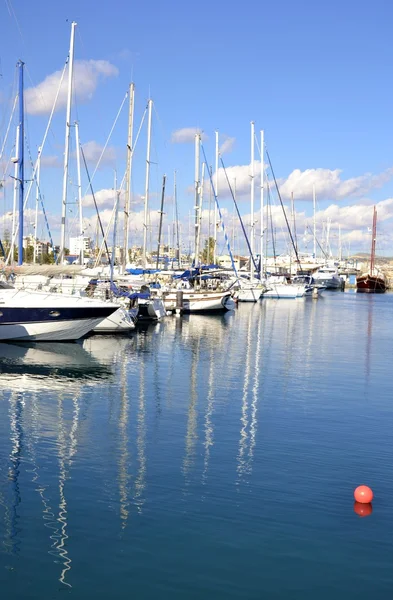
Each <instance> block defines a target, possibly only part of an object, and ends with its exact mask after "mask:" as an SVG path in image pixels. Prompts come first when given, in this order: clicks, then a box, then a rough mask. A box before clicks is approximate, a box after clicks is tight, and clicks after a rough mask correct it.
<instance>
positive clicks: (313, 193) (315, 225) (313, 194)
mask: <svg viewBox="0 0 393 600" xmlns="http://www.w3.org/2000/svg"><path fill="white" fill-rule="evenodd" d="M312 202H313V213H314V216H313V234H314V252H313V253H314V258H315V259H316V258H317V223H316V220H315V210H316V196H315V184H313V186H312Z"/></svg>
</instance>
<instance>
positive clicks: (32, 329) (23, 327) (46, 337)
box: [0, 319, 102, 342]
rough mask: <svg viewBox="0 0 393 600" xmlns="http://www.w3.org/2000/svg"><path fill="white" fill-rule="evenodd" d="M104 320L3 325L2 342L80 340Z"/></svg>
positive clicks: (1, 329)
mask: <svg viewBox="0 0 393 600" xmlns="http://www.w3.org/2000/svg"><path fill="white" fill-rule="evenodd" d="M101 321H102V319H80V320H72V321H54V322H45V323H15V324H10V325H1V327H0V339H1V340H21V341H22V340H25V341H26V340H31V341H36V342H38V341H40V342H69V341H73V340H79V338H81V337H83V336H84V335H86V334H87V333H89V331H91V330H92V329H94V328H95V327H97V325H98V324H99V323H100V322H101Z"/></svg>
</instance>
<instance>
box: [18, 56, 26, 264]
mask: <svg viewBox="0 0 393 600" xmlns="http://www.w3.org/2000/svg"><path fill="white" fill-rule="evenodd" d="M23 67H24V62H22V61H21V60H20V61H19V62H18V69H19V138H18V183H19V240H18V265H19V266H20V265H22V264H23V201H24V156H23V151H24V142H25V131H24V103H23Z"/></svg>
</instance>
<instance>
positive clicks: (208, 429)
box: [202, 347, 214, 485]
mask: <svg viewBox="0 0 393 600" xmlns="http://www.w3.org/2000/svg"><path fill="white" fill-rule="evenodd" d="M213 384H214V354H213V347H211V349H210V356H209V378H208V392H207V404H206V412H205V443H204V446H205V457H204V461H203V473H202V483H203V484H204V485H206V479H207V471H208V468H209V458H210V448H211V446H213V437H214V431H213V424H212V414H213V406H214V387H213Z"/></svg>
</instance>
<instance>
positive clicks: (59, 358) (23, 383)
mask: <svg viewBox="0 0 393 600" xmlns="http://www.w3.org/2000/svg"><path fill="white" fill-rule="evenodd" d="M0 370H1V372H0V390H1V389H3V390H10V389H14V390H20V391H22V392H25V391H26V390H29V391H33V390H36V391H42V390H44V391H46V390H47V389H48V378H49V380H50V388H51V389H52V390H54V389H58V390H60V391H61V390H62V389H64V387H65V386H67V387H68V386H73V387H74V388H77V387H78V385H79V386H80V385H81V384H83V385H92V386H94V385H97V383H100V382H101V380H102V379H105V378H109V376H110V375H111V369H110V366H108V365H107V364H106V363H105V362H103V364H100V362H99V361H98V360H97V359H96V358H94V357H93V356H92V355H90V354H89V353H88V352H86V350H84V349H83V347H82V345H81V344H78V343H75V344H72V343H70V344H66V343H45V344H42V343H41V344H39V343H27V342H26V343H18V344H17V343H13V344H11V343H7V344H5V343H0Z"/></svg>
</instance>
